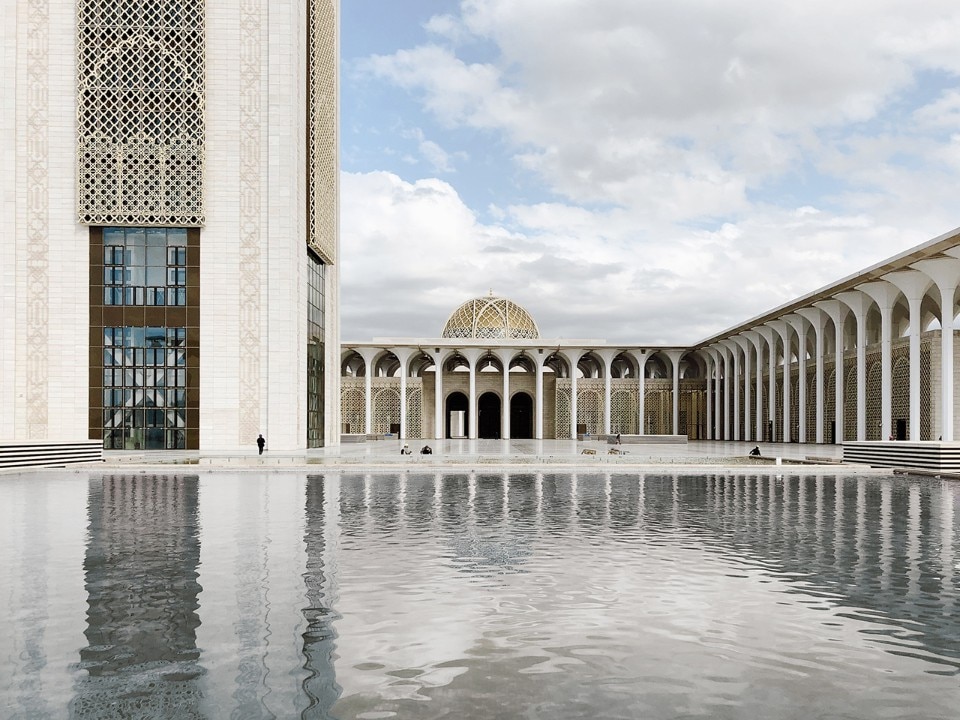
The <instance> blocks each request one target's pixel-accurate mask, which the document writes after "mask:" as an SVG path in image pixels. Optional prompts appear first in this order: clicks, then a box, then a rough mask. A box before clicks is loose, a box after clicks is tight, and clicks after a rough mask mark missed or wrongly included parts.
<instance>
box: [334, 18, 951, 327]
mask: <svg viewBox="0 0 960 720" xmlns="http://www.w3.org/2000/svg"><path fill="white" fill-rule="evenodd" d="M340 7H341V13H342V25H341V43H342V69H341V73H342V88H341V100H342V107H341V126H342V140H341V143H342V145H341V161H342V168H343V175H342V184H341V201H342V207H341V212H342V217H341V233H342V234H341V242H342V250H341V253H342V260H343V266H342V334H343V337H344V339H346V340H365V339H369V338H370V337H373V336H388V337H398V336H415V337H416V336H425V337H436V336H437V335H438V334H439V333H440V329H441V328H442V326H443V323H444V321H445V320H446V318H447V316H448V315H449V313H450V312H451V311H452V310H453V309H454V308H455V307H456V306H457V305H459V304H460V303H461V302H463V301H464V300H467V299H469V298H470V297H473V296H477V295H483V294H486V293H487V292H488V291H489V290H491V289H492V290H493V291H494V293H496V294H498V295H503V296H506V297H509V298H511V299H513V300H515V301H516V302H518V303H520V304H521V305H523V306H524V307H526V308H527V309H528V310H529V311H530V312H531V314H532V315H533V316H534V318H535V319H536V320H537V322H538V324H539V325H540V331H541V334H543V335H544V336H548V337H563V338H606V339H609V340H611V341H618V340H619V341H621V342H631V343H693V342H696V341H698V340H701V339H703V338H705V337H708V336H709V335H711V334H713V333H715V332H718V331H720V330H723V329H724V328H727V327H729V326H731V325H734V324H736V323H737V322H740V321H743V320H746V319H748V318H750V317H752V316H754V315H757V314H759V313H760V312H762V311H764V310H768V309H770V308H773V307H775V306H777V305H779V304H781V303H782V302H785V301H787V300H789V299H791V298H793V297H796V296H798V295H802V294H804V293H806V292H809V291H811V290H815V289H817V288H818V287H821V286H823V285H825V284H827V283H829V282H832V281H833V280H837V279H839V278H841V277H843V276H845V275H848V274H850V273H852V272H855V271H856V270H858V269H861V268H864V267H867V266H868V265H871V264H873V263H875V262H877V261H879V260H882V259H884V258H886V257H888V256H890V255H893V254H895V253H898V252H900V251H902V250H905V249H907V248H909V247H911V246H913V245H916V244H918V243H921V242H924V241H925V240H928V239H930V238H932V237H935V236H937V235H939V234H941V233H944V232H946V231H948V230H951V229H953V228H954V227H956V226H958V225H960V82H958V75H960V41H958V40H957V38H958V37H960V3H957V2H956V0H842V2H838V1H837V0H804V2H801V3H786V2H760V1H758V0H723V2H717V1H716V0H672V1H671V2H664V1H663V0H462V2H454V1H446V2H442V1H441V0H402V1H401V0H343V2H342V3H341V6H340Z"/></svg>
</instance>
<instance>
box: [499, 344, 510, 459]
mask: <svg viewBox="0 0 960 720" xmlns="http://www.w3.org/2000/svg"><path fill="white" fill-rule="evenodd" d="M500 413H501V414H500V437H501V439H503V440H509V439H510V358H509V357H508V358H507V362H506V364H505V365H504V366H503V402H502V403H500Z"/></svg>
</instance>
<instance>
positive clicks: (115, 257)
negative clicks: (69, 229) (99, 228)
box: [103, 227, 187, 306]
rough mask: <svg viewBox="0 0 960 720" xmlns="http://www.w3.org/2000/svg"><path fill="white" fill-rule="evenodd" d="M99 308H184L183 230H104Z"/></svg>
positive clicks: (184, 249) (185, 283)
mask: <svg viewBox="0 0 960 720" xmlns="http://www.w3.org/2000/svg"><path fill="white" fill-rule="evenodd" d="M103 304H104V305H153V306H156V305H165V306H182V305H186V304H187V231H186V229H184V228H122V227H115V228H104V229H103Z"/></svg>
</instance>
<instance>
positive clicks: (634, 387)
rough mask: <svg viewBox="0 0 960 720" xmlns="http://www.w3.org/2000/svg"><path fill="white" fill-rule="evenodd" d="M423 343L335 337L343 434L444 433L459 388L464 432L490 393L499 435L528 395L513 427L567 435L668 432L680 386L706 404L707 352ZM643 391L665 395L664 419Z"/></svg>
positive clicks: (677, 414) (675, 420)
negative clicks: (527, 420)
mask: <svg viewBox="0 0 960 720" xmlns="http://www.w3.org/2000/svg"><path fill="white" fill-rule="evenodd" d="M426 342H427V344H426V345H425V344H423V343H422V342H421V343H420V344H417V345H412V344H411V345H389V344H387V345H384V344H375V343H372V342H371V343H356V344H350V345H344V348H343V353H342V361H341V377H342V390H341V399H342V402H341V414H342V419H343V423H344V431H345V432H347V433H356V434H360V433H363V434H366V435H375V434H382V433H386V432H391V433H395V434H398V435H399V436H400V437H401V438H414V437H423V438H430V437H432V438H435V439H439V438H444V437H449V436H450V427H449V413H448V403H447V400H448V399H449V398H450V396H451V395H453V394H454V393H461V392H462V393H463V395H465V396H466V398H467V403H466V418H465V420H466V422H465V434H466V436H467V437H469V438H471V439H476V438H477V437H478V436H481V435H480V432H481V423H480V422H479V418H480V400H481V398H482V397H483V396H484V395H487V394H493V395H495V396H496V397H497V398H498V399H499V403H498V405H499V411H500V419H499V423H498V424H496V427H498V432H497V435H499V437H500V438H502V439H510V438H511V437H512V436H513V434H512V433H511V420H512V419H515V418H516V417H518V407H517V405H518V403H526V402H528V401H532V416H533V417H532V422H531V425H532V427H531V428H530V432H527V431H526V430H525V431H524V432H522V433H518V435H522V436H527V437H529V436H531V435H532V437H533V438H536V439H544V438H553V437H557V438H563V437H576V436H577V435H578V434H582V433H578V430H584V428H586V429H587V430H586V431H587V432H588V433H591V434H611V433H616V432H632V433H647V432H649V431H650V428H648V427H647V426H648V425H656V427H655V428H653V429H654V430H657V431H660V432H663V433H664V434H676V433H677V432H679V431H680V430H681V429H682V427H683V425H682V423H681V407H682V406H683V405H684V402H685V401H684V397H685V396H684V392H687V393H688V394H689V393H690V392H691V391H694V390H695V391H699V393H698V398H699V402H700V405H702V406H703V407H705V406H706V402H705V399H704V398H703V392H702V390H703V387H704V377H705V375H706V372H707V362H706V358H705V356H702V355H701V354H699V353H694V352H691V351H690V350H689V349H684V348H649V347H619V348H615V347H604V346H583V347H580V346H577V347H573V346H566V345H564V344H563V343H556V342H555V343H551V344H547V345H545V344H543V342H542V341H540V342H538V343H537V344H533V343H531V344H529V346H519V345H510V346H506V345H492V344H483V345H481V344H475V345H466V344H452V343H450V342H449V340H446V339H445V340H442V341H440V342H436V341H426ZM437 368H441V369H442V372H439V373H438V372H436V370H437ZM368 369H369V370H368ZM504 369H507V372H504ZM571 369H573V370H571ZM652 394H654V395H655V396H656V398H657V400H658V404H659V405H664V401H666V402H668V403H669V407H668V408H667V409H666V414H667V415H668V417H666V418H664V421H663V422H659V421H658V420H657V417H658V416H657V415H656V413H653V412H648V411H647V410H646V408H645V404H646V403H645V401H646V400H647V399H648V398H650V397H651V396H652ZM505 398H506V399H507V400H506V401H505V400H504V399H505ZM401 399H403V401H402V402H401ZM688 404H689V403H688ZM699 415H700V416H702V415H703V412H702V411H701V412H700V413H699ZM521 416H522V414H521ZM684 417H686V411H685V415H684ZM427 425H429V427H427ZM486 427H488V428H489V427H493V426H491V425H490V424H489V423H487V424H486ZM700 432H701V433H705V428H704V429H701V431H700Z"/></svg>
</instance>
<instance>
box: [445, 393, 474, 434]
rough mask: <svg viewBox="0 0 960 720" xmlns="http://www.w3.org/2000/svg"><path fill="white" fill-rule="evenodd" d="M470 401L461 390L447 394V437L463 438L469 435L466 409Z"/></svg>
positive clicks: (468, 416) (468, 420)
mask: <svg viewBox="0 0 960 720" xmlns="http://www.w3.org/2000/svg"><path fill="white" fill-rule="evenodd" d="M469 405H470V401H469V400H467V396H466V395H464V394H463V393H462V392H452V393H450V394H449V395H448V396H447V410H446V418H447V432H446V436H447V437H448V438H463V437H468V436H469V435H470V413H469V412H468V411H467V410H468V407H469Z"/></svg>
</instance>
